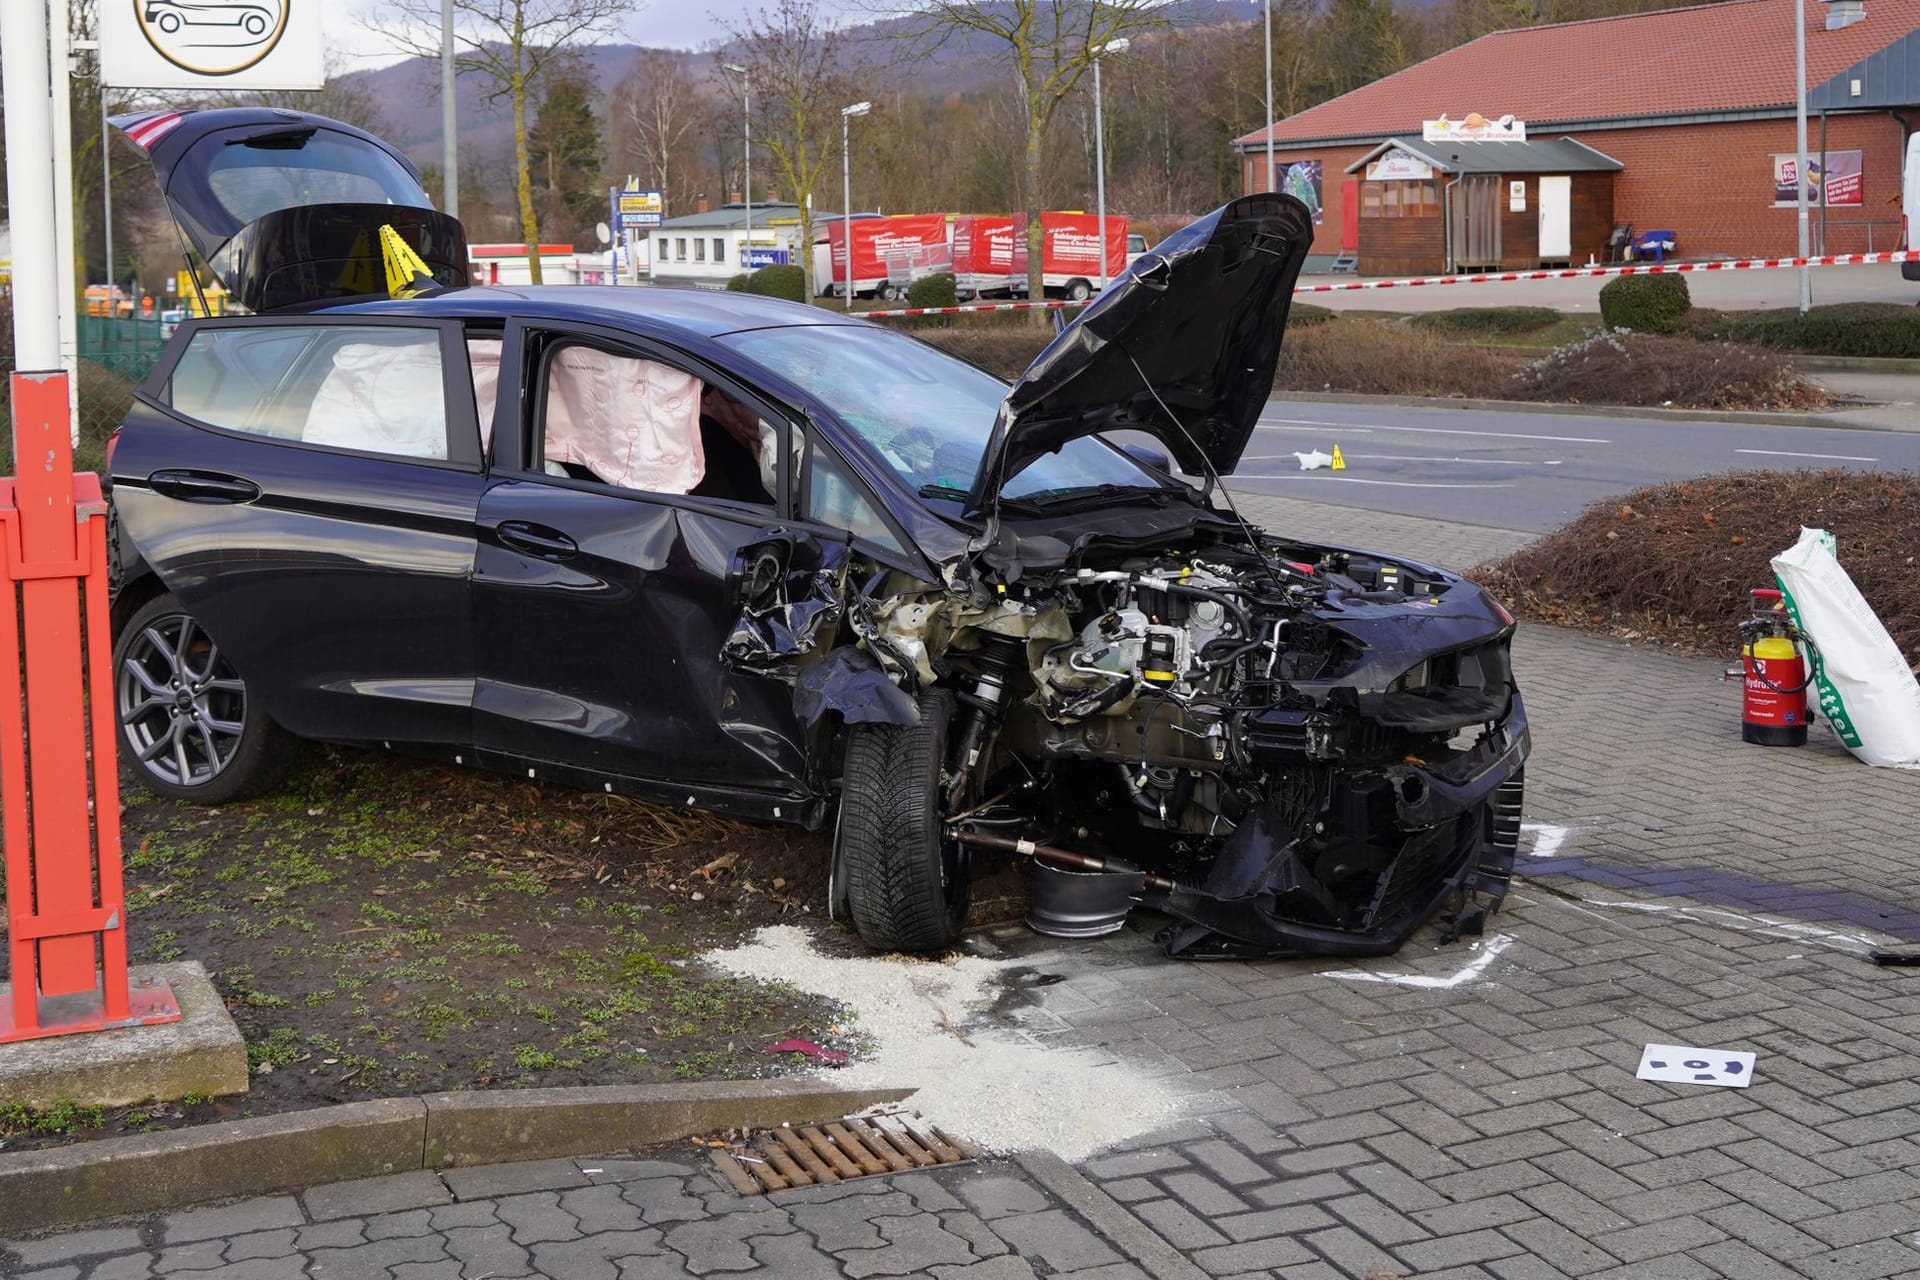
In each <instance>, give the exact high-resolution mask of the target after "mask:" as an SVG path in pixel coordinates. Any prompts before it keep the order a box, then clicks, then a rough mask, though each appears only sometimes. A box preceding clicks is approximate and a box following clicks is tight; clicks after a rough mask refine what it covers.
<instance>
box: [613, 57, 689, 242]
mask: <svg viewBox="0 0 1920 1280" xmlns="http://www.w3.org/2000/svg"><path fill="white" fill-rule="evenodd" d="M686 60H687V55H686V54H683V53H679V52H676V51H675V50H672V49H642V50H641V51H640V52H639V54H638V55H636V56H635V58H634V60H633V67H632V69H631V70H629V71H628V72H627V74H626V77H625V78H624V79H623V80H621V82H620V86H619V88H618V89H616V90H615V91H614V98H613V119H614V121H615V122H616V125H615V128H614V135H615V136H616V137H617V138H619V139H620V148H621V154H622V157H623V158H626V159H628V160H630V161H631V163H632V164H633V166H634V168H636V169H638V170H640V171H642V172H644V173H645V174H646V175H647V181H648V182H649V183H650V184H651V185H652V186H653V187H654V189H656V190H658V191H664V192H667V193H669V197H670V199H671V197H673V196H677V195H679V194H681V193H679V192H676V191H675V190H674V181H673V180H674V176H675V172H676V168H680V169H684V168H685V154H684V151H683V147H687V146H689V145H690V142H689V139H688V137H687V135H688V134H689V133H691V132H692V131H693V129H694V128H695V127H696V126H697V125H698V124H699V123H700V115H701V102H700V92H699V90H698V89H696V88H695V87H694V83H693V77H692V76H690V75H689V74H688V73H687V61H686ZM668 207H669V208H672V207H674V206H673V205H672V204H671V203H669V205H668Z"/></svg>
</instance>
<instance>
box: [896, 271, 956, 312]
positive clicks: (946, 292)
mask: <svg viewBox="0 0 1920 1280" xmlns="http://www.w3.org/2000/svg"><path fill="white" fill-rule="evenodd" d="M959 302H960V295H959V294H957V293H955V292H954V288H953V275H952V273H951V272H945V271H943V272H941V273H940V274H939V275H933V276H921V277H920V278H919V279H918V280H915V281H914V282H913V283H912V284H910V285H908V286H907V305H908V306H910V307H952V306H958V305H959Z"/></svg>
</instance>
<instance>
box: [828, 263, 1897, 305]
mask: <svg viewBox="0 0 1920 1280" xmlns="http://www.w3.org/2000/svg"><path fill="white" fill-rule="evenodd" d="M1895 262H1920V250H1913V249H1901V250H1896V251H1893V252H1889V253H1830V254H1826V255H1825V256H1822V257H1817V258H1739V259H1735V260H1733V261H1729V262H1648V263H1640V262H1635V263H1630V264H1624V265H1621V266H1617V267H1563V268H1560V269H1559V270H1552V271H1489V272H1484V273H1480V274H1475V275H1463V276H1418V277H1414V278H1412V279H1406V280H1342V281H1339V282H1338V283H1328V284H1303V285H1296V286H1295V287H1294V292H1295V293H1351V292H1355V291H1358V290H1362V289H1418V288H1422V287H1425V286H1429V285H1448V284H1498V283H1504V282H1506V281H1510V280H1591V279H1597V278H1600V277H1605V276H1658V275H1679V274H1683V273H1686V272H1694V271H1778V270H1783V269H1793V268H1797V267H1872V266H1882V265H1886V264H1890V263H1895ZM1089 301H1091V299H1089ZM1086 305H1087V304H1086V303H1085V302H1067V301H1062V300H1058V299H1049V300H1047V301H1045V302H992V303H979V304H974V305H970V306H964V307H901V308H896V309H894V310H891V311H857V312H854V313H853V314H855V315H858V316H860V317H861V318H863V319H868V320H887V319H892V318H894V317H896V316H950V315H966V314H970V313H973V312H985V311H1041V310H1052V309H1055V308H1059V307H1084V306H1086Z"/></svg>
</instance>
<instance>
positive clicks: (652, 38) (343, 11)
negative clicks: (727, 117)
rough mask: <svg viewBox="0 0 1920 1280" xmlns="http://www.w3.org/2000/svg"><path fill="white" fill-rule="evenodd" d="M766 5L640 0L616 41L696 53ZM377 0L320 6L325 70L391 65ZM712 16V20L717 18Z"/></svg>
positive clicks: (747, 0) (767, 1)
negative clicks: (370, 21)
mask: <svg viewBox="0 0 1920 1280" xmlns="http://www.w3.org/2000/svg"><path fill="white" fill-rule="evenodd" d="M771 2H772V0H651V2H650V3H649V2H648V0H642V2H641V3H640V4H639V5H638V6H637V7H636V9H637V11H636V12H635V13H634V14H633V16H632V17H630V18H628V19H627V22H626V29H625V30H624V31H623V32H622V33H621V34H620V35H619V36H617V37H610V38H612V39H616V40H619V41H624V42H626V43H630V44H642V45H657V46H662V47H667V48H675V49H697V48H699V47H701V46H702V45H705V44H706V43H707V42H708V41H710V40H718V39H723V38H725V36H726V34H727V31H726V27H725V25H724V24H725V23H727V22H736V23H737V22H739V21H740V20H741V19H742V18H744V17H745V16H746V15H747V14H749V13H752V12H754V11H755V10H758V9H762V8H769V7H771ZM384 7H385V6H384V4H383V2H382V0H335V2H334V3H330V4H327V5H325V6H323V8H322V10H321V12H322V15H323V17H322V19H321V20H322V22H323V23H324V24H325V27H326V33H327V54H328V59H329V66H335V67H337V69H339V70H342V71H357V70H360V69H362V68H364V67H377V66H379V65H380V64H382V63H385V62H393V61H396V60H397V59H398V57H399V55H397V54H395V53H394V52H393V50H392V48H391V47H390V46H388V45H387V44H386V43H385V42H384V41H382V40H381V39H380V37H379V36H376V35H374V34H372V33H370V32H368V31H367V30H366V28H365V16H366V15H367V14H368V13H374V12H378V11H379V10H380V9H382V8H384ZM842 7H843V6H842V5H840V4H836V3H834V2H833V0H828V3H825V4H823V5H821V8H822V9H823V10H826V11H828V12H832V11H833V10H835V9H839V8H842ZM715 15H718V16H717V17H716V16H715Z"/></svg>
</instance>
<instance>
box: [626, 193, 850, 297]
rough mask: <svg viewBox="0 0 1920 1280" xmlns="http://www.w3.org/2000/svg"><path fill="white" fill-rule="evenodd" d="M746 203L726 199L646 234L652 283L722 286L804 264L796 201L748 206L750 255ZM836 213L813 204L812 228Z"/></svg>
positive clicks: (669, 221)
mask: <svg viewBox="0 0 1920 1280" xmlns="http://www.w3.org/2000/svg"><path fill="white" fill-rule="evenodd" d="M747 213H748V210H747V206H746V205H744V204H726V205H722V206H720V207H719V208H718V209H709V210H707V211H706V212H704V213H688V214H682V215H681V216H680V217H678V218H668V219H667V220H666V221H665V222H663V223H661V224H660V225H659V226H658V227H655V228H654V229H653V230H652V231H650V232H648V233H647V239H648V246H647V248H648V251H649V252H648V255H647V256H648V258H649V260H650V268H649V269H650V271H651V275H652V279H653V281H654V282H655V283H656V284H694V285H706V286H708V287H710V288H715V289H720V288H725V287H726V283H727V281H729V280H731V279H732V278H733V277H734V276H737V275H739V274H740V273H741V272H742V271H749V270H752V269H753V268H754V267H765V266H771V265H774V264H776V263H792V264H793V265H795V266H800V265H802V264H803V262H804V259H803V258H802V256H801V254H800V253H799V252H798V247H799V239H800V206H799V205H796V204H758V203H756V204H755V205H754V206H753V209H752V214H753V258H752V261H751V263H749V261H748V257H747ZM839 216H840V215H839V214H837V213H828V212H826V211H824V210H819V209H816V210H814V213H813V226H814V230H815V233H816V234H817V233H818V232H819V229H820V227H821V225H822V224H823V223H824V222H825V221H826V220H827V219H829V218H837V217H839Z"/></svg>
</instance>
